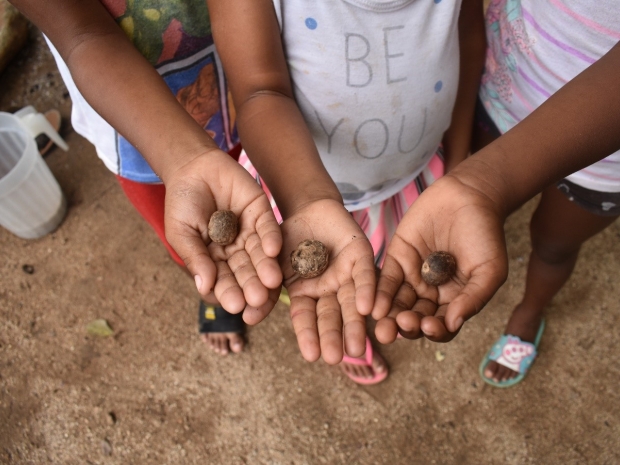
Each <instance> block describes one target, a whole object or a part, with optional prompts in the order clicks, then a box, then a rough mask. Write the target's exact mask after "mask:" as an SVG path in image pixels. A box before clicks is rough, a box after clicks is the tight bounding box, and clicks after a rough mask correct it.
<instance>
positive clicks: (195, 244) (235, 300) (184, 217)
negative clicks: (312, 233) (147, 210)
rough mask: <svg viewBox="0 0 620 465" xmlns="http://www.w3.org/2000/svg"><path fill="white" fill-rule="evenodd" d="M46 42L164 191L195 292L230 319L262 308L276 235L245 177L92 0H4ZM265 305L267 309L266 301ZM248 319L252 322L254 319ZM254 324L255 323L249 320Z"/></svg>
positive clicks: (273, 277) (270, 285) (258, 193)
mask: <svg viewBox="0 0 620 465" xmlns="http://www.w3.org/2000/svg"><path fill="white" fill-rule="evenodd" d="M12 3H13V4H14V5H15V6H16V7H17V8H18V9H20V10H21V11H22V12H23V13H24V14H25V15H26V16H28V17H29V18H30V19H31V20H32V22H33V23H34V24H36V25H37V27H39V28H40V29H41V31H42V32H43V33H44V34H45V35H46V36H47V37H48V38H49V39H50V40H51V42H52V43H53V44H54V45H55V47H56V48H57V49H58V51H59V53H60V55H61V56H62V58H63V60H64V61H65V62H66V63H67V65H68V67H69V70H70V71H71V75H72V77H73V79H74V81H75V83H76V85H77V87H78V88H79V89H80V91H81V93H82V95H83V96H84V97H85V99H86V100H87V101H88V102H89V103H90V105H91V106H92V107H93V108H94V109H95V110H96V111H97V112H98V113H99V114H100V115H101V116H102V117H103V118H104V119H106V120H107V121H108V122H109V123H110V124H111V125H112V126H113V127H114V128H116V130H117V131H119V132H120V133H121V134H123V136H125V137H126V138H127V139H128V140H129V141H130V142H131V144H132V145H134V146H135V147H136V148H137V149H138V150H139V151H140V153H141V154H143V155H144V157H145V158H146V159H147V161H148V162H149V164H150V165H151V167H152V168H153V170H154V171H155V172H156V173H157V174H158V175H159V177H160V178H161V179H162V180H163V182H164V184H165V185H166V208H165V222H166V237H167V238H168V240H169V242H170V244H171V245H172V246H173V247H174V249H175V250H176V251H177V253H178V254H179V255H180V256H181V257H182V258H183V260H184V261H185V263H186V265H187V268H188V270H189V272H190V273H191V274H192V275H193V276H194V277H195V279H196V284H197V288H198V291H199V292H200V293H201V294H202V295H203V296H207V295H208V294H209V293H210V292H211V290H213V289H215V293H216V296H217V297H218V298H219V299H220V301H221V303H222V304H223V305H224V307H225V308H227V309H228V310H229V311H231V312H234V313H236V312H240V311H241V310H243V309H244V307H246V303H247V305H249V306H250V307H262V310H261V312H260V313H261V317H264V316H265V314H266V313H267V311H268V310H270V308H269V309H267V308H265V305H267V306H269V305H268V289H277V288H279V286H280V283H281V280H282V275H281V271H280V269H279V266H278V264H277V261H276V260H275V257H276V256H277V255H278V253H279V251H280V247H281V234H280V229H279V227H278V225H277V223H276V221H275V218H274V216H273V214H272V212H271V209H270V207H269V202H268V201H267V199H266V197H265V196H264V194H263V192H262V190H261V189H260V188H259V187H258V186H257V185H256V183H255V182H254V180H253V179H252V178H251V176H249V175H248V173H247V172H245V170H243V168H242V167H240V166H239V165H238V164H237V163H236V162H235V161H234V160H232V159H231V158H230V157H229V156H228V155H227V154H226V153H224V152H222V151H221V150H219V148H218V147H217V145H216V144H215V142H214V141H213V140H212V139H211V138H210V137H209V136H208V135H207V134H206V132H205V131H204V129H203V128H202V127H201V126H200V125H199V124H198V123H196V122H195V121H194V120H193V119H192V117H191V116H190V115H189V114H188V113H187V112H186V111H185V109H184V108H183V107H182V106H181V105H180V104H179V103H178V102H177V100H176V98H175V96H174V95H173V94H172V92H171V91H170V89H169V88H168V87H167V86H166V84H165V82H164V81H163V79H162V78H161V77H160V76H159V74H158V73H157V72H156V71H155V69H154V68H153V67H152V66H151V65H150V64H149V63H148V62H147V61H146V59H145V58H144V57H143V56H142V55H141V54H140V53H139V52H138V51H137V50H136V49H135V48H134V47H133V45H132V44H131V42H130V41H129V40H128V38H127V37H126V36H125V34H124V32H123V31H122V30H121V28H120V27H119V26H118V25H117V24H116V22H115V21H114V19H113V18H112V17H111V16H110V14H109V13H108V11H107V10H105V8H104V7H103V6H102V4H101V3H100V2H99V1H98V0H81V1H79V2H76V1H72V0H48V1H45V2H39V1H36V0H12ZM217 209H230V210H233V211H234V212H235V213H236V214H237V215H238V216H239V218H240V224H241V227H240V233H239V236H238V238H237V240H236V241H235V242H234V243H233V244H232V245H230V246H227V247H226V248H224V247H217V246H216V245H215V244H211V245H209V246H207V244H208V239H207V232H206V231H207V224H208V220H209V217H210V215H211V213H213V212H214V211H215V210H217ZM272 305H273V304H272ZM255 319H256V318H255ZM253 322H255V321H253Z"/></svg>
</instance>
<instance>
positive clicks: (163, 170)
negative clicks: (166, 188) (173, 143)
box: [154, 144, 230, 185]
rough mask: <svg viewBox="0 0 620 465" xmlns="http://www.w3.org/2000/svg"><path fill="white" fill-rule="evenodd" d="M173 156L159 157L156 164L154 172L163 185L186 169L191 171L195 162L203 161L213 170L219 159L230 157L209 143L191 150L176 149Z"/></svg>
mask: <svg viewBox="0 0 620 465" xmlns="http://www.w3.org/2000/svg"><path fill="white" fill-rule="evenodd" d="M176 152H177V153H176V154H175V156H169V157H160V163H159V164H158V166H157V168H158V169H155V167H154V169H155V172H156V173H157V175H158V176H159V178H160V179H161V180H162V182H163V183H164V185H167V184H168V183H169V182H170V181H171V180H172V179H174V178H175V177H178V176H179V173H184V172H186V171H188V170H189V171H192V168H190V166H192V165H196V163H198V162H200V163H205V165H206V166H207V167H209V168H211V169H213V170H215V165H216V164H217V163H218V161H219V160H221V159H222V157H224V159H228V158H230V156H229V155H228V154H227V153H226V152H223V151H222V150H220V149H219V148H216V147H211V146H209V144H205V145H202V146H197V147H195V148H193V149H191V150H183V149H177V150H176Z"/></svg>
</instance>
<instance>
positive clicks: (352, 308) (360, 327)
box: [338, 283, 366, 357]
mask: <svg viewBox="0 0 620 465" xmlns="http://www.w3.org/2000/svg"><path fill="white" fill-rule="evenodd" d="M356 297H357V289H356V288H355V287H354V286H353V283H351V284H346V285H344V286H342V287H341V288H340V289H339V290H338V302H339V303H340V308H341V312H342V331H343V339H344V351H345V353H346V354H347V355H349V356H351V357H361V356H362V355H364V351H365V350H366V319H365V318H364V316H363V315H360V312H358V310H357V306H356Z"/></svg>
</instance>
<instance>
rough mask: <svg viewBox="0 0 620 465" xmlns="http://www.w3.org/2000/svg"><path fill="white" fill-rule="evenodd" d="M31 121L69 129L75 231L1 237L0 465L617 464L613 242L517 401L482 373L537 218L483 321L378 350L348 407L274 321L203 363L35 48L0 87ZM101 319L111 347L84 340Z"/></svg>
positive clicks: (152, 244) (172, 270)
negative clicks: (381, 370) (47, 117)
mask: <svg viewBox="0 0 620 465" xmlns="http://www.w3.org/2000/svg"><path fill="white" fill-rule="evenodd" d="M27 104H34V105H35V106H36V107H37V108H38V109H39V110H41V111H44V110H47V109H49V108H53V107H56V108H58V109H60V111H61V112H62V114H63V116H64V117H65V127H64V129H63V134H64V136H65V137H66V140H67V141H68V143H69V144H70V147H71V149H70V151H69V152H66V153H65V152H63V151H61V150H59V149H56V150H54V152H52V153H51V154H50V155H49V156H48V157H47V158H46V161H47V163H48V164H49V166H50V168H51V169H52V171H53V172H54V174H55V175H56V177H57V178H58V180H59V182H60V184H61V186H62V188H63V190H64V192H65V193H66V196H67V198H68V200H69V212H68V215H67V217H66V219H65V221H64V223H63V224H62V225H61V227H60V228H59V229H58V231H56V232H55V233H54V234H51V235H49V236H47V237H45V238H43V239H40V240H35V241H26V240H22V239H19V238H17V237H15V236H13V235H12V234H10V233H9V232H7V231H5V230H3V229H0V251H1V253H2V259H1V261H0V321H1V322H2V323H1V325H2V326H1V328H2V329H1V330H0V462H2V463H15V464H40V463H62V464H84V463H89V464H134V463H135V464H151V463H153V464H172V463H174V464H176V463H184V464H185V463H187V464H193V463H203V464H204V463H209V464H316V463H328V464H341V463H342V464H345V463H346V464H428V463H437V464H451V463H454V464H479V463H485V464H486V463H493V464H498V463H507V464H520V463H537V464H559V463H562V464H584V463H592V464H615V463H620V394H619V391H618V388H617V386H618V380H619V379H620V362H619V360H620V348H618V345H617V338H618V334H619V333H618V329H617V327H618V326H617V325H618V324H619V323H620V322H619V315H620V308H619V307H620V304H619V303H618V298H617V296H618V292H619V291H620V284H619V283H618V275H619V274H620V273H619V271H620V241H619V240H618V239H619V237H620V227H619V225H618V224H616V225H613V226H612V227H610V228H609V229H608V230H606V231H605V232H604V233H603V234H601V235H600V236H598V237H596V238H595V239H593V240H591V241H590V242H589V243H588V244H587V245H586V246H585V247H584V249H583V252H582V256H581V259H580V261H579V263H578V265H577V268H576V270H575V274H574V275H573V277H572V278H571V280H570V282H569V283H568V285H567V286H566V288H565V289H563V290H562V291H561V293H560V294H559V295H558V296H557V298H556V299H555V301H554V303H553V304H552V305H551V306H550V308H549V310H548V314H547V330H546V333H545V335H544V337H543V340H542V344H541V347H540V357H539V359H538V360H537V361H536V364H535V365H534V368H533V370H532V372H531V373H530V375H529V376H528V378H527V379H526V380H525V382H523V383H522V384H520V385H519V386H517V387H515V388H512V389H508V390H499V389H494V388H492V387H490V386H487V385H486V384H484V383H483V382H481V380H480V378H479V377H478V364H479V362H480V359H481V357H482V356H483V355H484V353H485V352H486V350H487V349H488V348H489V346H490V345H491V344H492V343H493V341H494V340H495V338H496V337H497V336H498V335H499V334H500V333H501V331H502V329H503V327H504V324H505V322H506V320H507V317H508V315H509V314H510V312H511V310H512V308H513V306H514V305H515V304H516V302H517V301H518V299H519V297H520V295H521V293H522V291H523V282H524V281H523V280H524V274H525V267H526V263H527V255H528V251H529V244H528V229H527V224H528V220H529V216H530V214H531V212H532V208H533V207H534V206H535V201H534V202H530V203H529V204H527V205H526V206H525V207H524V208H522V209H521V210H520V211H518V212H517V213H516V214H514V215H513V216H512V217H511V218H509V220H508V222H507V225H506V234H507V239H508V248H509V256H510V276H509V279H508V282H507V283H506V285H505V286H504V287H503V288H502V289H501V290H500V291H499V292H498V293H497V295H496V296H495V298H494V299H493V300H492V302H491V303H490V304H489V305H488V306H487V308H486V309H485V310H484V311H483V312H482V313H481V314H480V315H479V316H477V317H476V318H475V319H473V320H471V321H470V322H468V323H467V324H466V326H465V328H464V329H463V331H462V332H461V334H460V335H459V336H458V337H457V339H456V340H454V341H453V342H451V343H449V344H443V345H442V344H435V343H431V342H428V341H415V342H411V341H398V342H397V343H396V344H394V345H391V346H386V347H381V350H382V353H383V354H384V355H385V357H386V359H387V360H388V362H389V364H390V366H391V376H390V378H389V379H388V380H387V381H386V382H384V383H383V384H381V385H379V386H374V387H360V386H357V385H355V384H353V383H352V382H351V381H349V380H348V378H346V377H345V376H344V375H343V374H341V372H340V371H339V370H338V369H337V368H334V367H328V366H326V365H325V364H324V363H322V362H318V363H315V364H308V363H306V362H304V361H303V360H302V358H301V356H300V355H299V353H298V350H297V347H296V342H295V338H294V335H293V333H292V330H291V324H290V321H289V318H288V315H287V309H286V308H285V307H283V306H282V305H279V306H278V307H276V309H275V310H274V311H273V313H272V314H271V316H270V317H269V318H268V319H267V320H266V321H265V322H264V323H262V324H260V325H258V326H256V327H254V328H251V329H250V331H249V339H250V344H249V346H248V348H247V350H246V351H245V352H244V353H243V354H241V355H235V356H230V357H228V358H222V357H220V356H217V355H215V354H211V353H209V352H208V351H207V350H206V349H205V347H204V346H203V344H202V343H201V342H200V341H199V339H198V337H197V334H196V321H195V320H196V306H197V298H196V295H195V293H194V291H193V286H192V283H191V282H190V281H189V280H188V279H187V278H186V277H185V276H184V275H183V274H182V272H181V271H180V270H179V269H177V267H176V266H175V265H174V264H173V262H172V261H171V260H169V259H168V257H167V254H166V251H165V249H164V248H163V247H162V246H161V245H160V243H159V242H158V239H157V238H156V236H155V234H154V233H153V232H152V231H151V230H150V229H149V227H148V226H147V225H146V224H145V223H144V222H143V220H142V219H141V218H140V217H139V216H138V214H137V213H135V212H134V210H133V209H132V207H131V205H130V204H129V203H128V201H127V200H126V199H125V197H124V196H123V194H122V192H121V190H120V188H119V186H118V185H117V184H116V181H115V179H114V177H113V176H112V175H111V174H110V173H109V172H108V171H107V170H106V169H105V167H104V166H103V164H102V163H101V162H100V161H99V160H98V158H97V157H96V155H95V151H94V149H93V148H92V146H90V145H89V144H88V143H87V142H86V141H85V140H84V139H82V138H81V137H80V136H78V135H77V134H75V133H74V132H72V131H71V129H70V128H69V127H68V126H69V119H68V117H69V112H70V101H69V99H68V96H67V95H66V93H65V89H64V87H63V85H62V82H61V80H60V77H59V74H58V72H57V70H56V67H55V65H54V63H53V61H52V59H51V56H50V54H49V52H48V51H47V49H46V48H45V44H44V43H43V41H42V39H41V38H40V36H39V35H38V33H37V31H34V30H33V31H32V40H31V44H30V46H29V47H28V48H27V49H26V50H24V51H23V52H22V53H21V54H20V56H19V58H18V59H17V60H16V61H14V62H13V64H12V65H11V66H10V68H9V69H8V70H7V71H6V72H5V73H4V74H2V75H1V76H0V110H3V111H14V110H16V109H18V108H20V107H22V106H24V105H27ZM24 265H31V266H32V267H34V273H33V274H27V273H25V272H24V271H23V266H24ZM97 318H104V319H106V320H107V321H108V322H109V323H110V325H111V326H112V328H113V329H114V336H112V337H108V338H102V337H96V336H91V335H89V334H88V332H87V331H86V325H87V324H88V323H89V322H91V321H92V320H95V319H97ZM439 353H441V354H440V355H441V356H437V355H438V354H439ZM440 359H442V361H439V360H440Z"/></svg>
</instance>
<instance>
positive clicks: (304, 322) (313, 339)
mask: <svg viewBox="0 0 620 465" xmlns="http://www.w3.org/2000/svg"><path fill="white" fill-rule="evenodd" d="M289 290H290V289H289ZM290 312H291V321H292V323H293V329H294V330H295V336H297V344H298V345H299V350H300V351H301V355H302V357H303V358H304V359H306V360H307V361H308V362H315V361H316V360H318V359H319V357H320V356H321V346H320V344H319V333H318V330H317V321H316V319H317V316H316V301H315V300H314V299H311V298H310V297H306V296H295V297H293V296H291V310H290Z"/></svg>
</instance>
